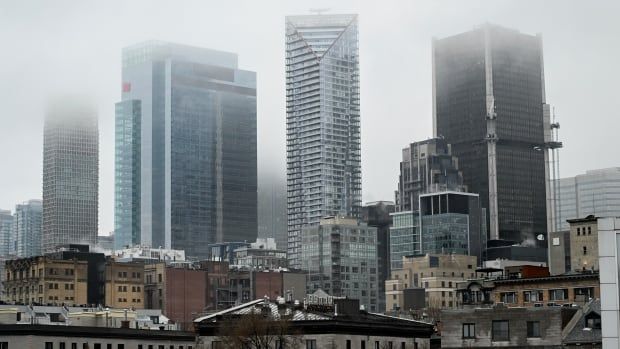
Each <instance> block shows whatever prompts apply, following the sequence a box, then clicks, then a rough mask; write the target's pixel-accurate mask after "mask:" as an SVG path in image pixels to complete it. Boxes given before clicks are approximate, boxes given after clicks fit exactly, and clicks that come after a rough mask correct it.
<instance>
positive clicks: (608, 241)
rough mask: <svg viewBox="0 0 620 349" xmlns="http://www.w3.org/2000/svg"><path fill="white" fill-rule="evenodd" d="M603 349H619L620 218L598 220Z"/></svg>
mask: <svg viewBox="0 0 620 349" xmlns="http://www.w3.org/2000/svg"><path fill="white" fill-rule="evenodd" d="M598 255H599V268H600V280H601V325H602V330H603V333H602V336H603V349H617V348H620V340H619V337H620V334H619V333H620V304H619V302H620V300H619V299H618V296H619V295H620V282H619V280H618V278H619V277H620V275H619V273H620V218H600V219H599V220H598Z"/></svg>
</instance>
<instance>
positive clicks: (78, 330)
mask: <svg viewBox="0 0 620 349" xmlns="http://www.w3.org/2000/svg"><path fill="white" fill-rule="evenodd" d="M195 339H196V337H195V335H194V334H193V333H189V332H180V331H152V330H139V329H133V328H104V327H85V326H51V325H28V326H24V325H2V326H0V347H2V348H8V349H12V348H21V349H41V348H45V349H63V348H67V349H68V348H71V349H78V348H80V349H90V348H94V349H102V348H107V349H136V348H144V349H147V348H150V349H153V348H160V349H161V348H166V349H193V348H194V346H195ZM204 349H207V348H204Z"/></svg>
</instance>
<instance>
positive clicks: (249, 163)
mask: <svg viewBox="0 0 620 349" xmlns="http://www.w3.org/2000/svg"><path fill="white" fill-rule="evenodd" d="M122 63H123V64H122V74H123V77H122V79H123V83H122V102H120V103H118V104H117V109H116V119H117V132H118V133H117V144H116V164H117V169H116V184H115V185H116V203H115V208H116V210H115V230H116V231H117V232H116V233H115V238H116V237H117V236H118V239H119V242H115V244H116V246H121V245H126V244H138V243H139V244H143V245H148V246H152V247H160V246H161V247H165V248H173V249H180V250H185V252H186V255H187V256H189V257H198V258H205V257H207V245H208V244H209V243H215V242H224V241H254V240H255V239H256V234H257V212H256V201H257V196H256V195H257V183H256V179H257V178H256V177H257V176H256V74H255V73H254V72H250V71H245V70H240V69H238V67H237V55H236V54H234V53H229V52H222V51H216V50H210V49H204V48H198V47H192V46H185V45H178V44H173V43H166V42H158V41H156V42H145V43H141V44H137V45H134V46H131V47H127V48H125V49H124V50H123V62H122ZM138 130H139V131H138ZM130 135H131V136H130ZM130 139H131V140H130ZM138 164H139V166H138ZM138 217H139V218H138ZM138 219H139V222H138Z"/></svg>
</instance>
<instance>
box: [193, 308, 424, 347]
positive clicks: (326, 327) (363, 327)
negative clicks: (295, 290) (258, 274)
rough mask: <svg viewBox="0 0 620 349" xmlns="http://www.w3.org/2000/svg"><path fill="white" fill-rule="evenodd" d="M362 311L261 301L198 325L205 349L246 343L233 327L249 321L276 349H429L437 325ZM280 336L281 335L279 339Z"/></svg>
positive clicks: (213, 316) (209, 316)
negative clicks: (293, 347)
mask: <svg viewBox="0 0 620 349" xmlns="http://www.w3.org/2000/svg"><path fill="white" fill-rule="evenodd" d="M359 306H360V304H359V301H357V300H353V299H334V305H332V306H330V305H320V306H318V305H317V306H311V305H306V306H303V305H301V304H295V303H288V302H274V301H270V300H266V299H265V300H263V299H258V300H254V301H251V302H248V303H245V304H242V305H240V306H237V307H234V308H230V309H227V310H224V311H221V312H218V313H214V314H210V315H207V316H203V317H200V318H197V319H196V320H195V321H194V325H195V328H196V332H197V333H198V340H197V341H198V343H200V345H201V347H200V348H201V349H211V348H222V347H223V346H221V345H222V344H223V343H222V339H223V338H222V336H224V337H225V338H227V339H230V338H231V337H233V336H234V337H235V338H234V339H237V340H242V339H245V338H246V337H244V335H243V334H241V335H239V334H238V333H237V332H236V328H234V326H235V325H234V324H236V323H239V322H243V321H244V319H245V321H252V323H257V322H262V323H263V324H265V326H262V325H261V326H257V328H261V330H259V331H257V332H256V333H257V334H256V336H258V337H259V338H261V339H264V340H265V341H268V342H270V343H272V345H273V347H274V348H278V344H279V343H282V342H287V344H288V343H296V344H299V345H300V346H298V347H300V348H307V349H319V348H321V349H322V348H347V349H375V348H380V349H383V348H393V349H428V348H430V337H431V335H432V334H433V332H434V331H433V325H431V324H428V323H424V322H420V321H414V320H408V319H402V318H396V317H391V316H385V315H380V314H372V313H368V312H366V311H363V310H360V307H359ZM336 309H337V310H336ZM248 319H249V320H248ZM230 320H232V321H233V322H229V321H230ZM263 321H264V322H263ZM228 324H232V326H233V328H229V329H227V328H226V327H225V326H228ZM227 331H228V332H227ZM276 331H277V333H278V334H275V333H276ZM222 333H224V334H222ZM227 333H230V335H229V334H227ZM255 338H256V337H255ZM287 344H284V345H287ZM288 345H290V344H288ZM287 347H289V346H287Z"/></svg>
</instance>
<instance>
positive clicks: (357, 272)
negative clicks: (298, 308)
mask: <svg viewBox="0 0 620 349" xmlns="http://www.w3.org/2000/svg"><path fill="white" fill-rule="evenodd" d="M301 242H302V249H301V252H302V253H301V258H302V259H301V260H302V261H303V265H302V269H303V270H306V271H307V278H308V285H307V287H306V288H307V292H308V293H313V292H314V291H316V290H318V289H322V290H324V291H325V292H327V293H328V294H329V295H331V296H334V297H349V298H354V299H359V300H360V304H362V305H364V306H365V308H366V309H367V310H368V311H372V312H376V311H378V298H379V295H378V292H379V285H378V284H377V283H378V272H377V230H376V229H375V228H372V227H369V226H368V225H366V224H365V223H362V222H360V221H358V220H357V219H355V218H344V217H327V218H324V219H322V220H321V222H320V224H319V225H318V226H309V227H305V228H304V229H302V240H301Z"/></svg>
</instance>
